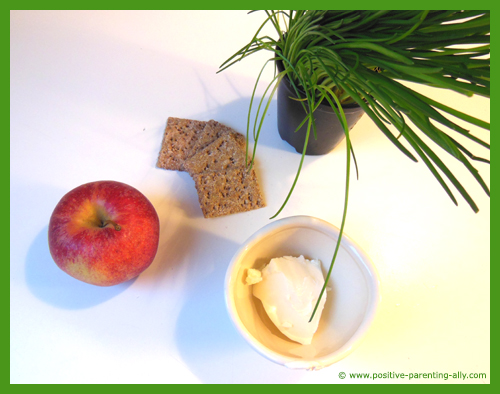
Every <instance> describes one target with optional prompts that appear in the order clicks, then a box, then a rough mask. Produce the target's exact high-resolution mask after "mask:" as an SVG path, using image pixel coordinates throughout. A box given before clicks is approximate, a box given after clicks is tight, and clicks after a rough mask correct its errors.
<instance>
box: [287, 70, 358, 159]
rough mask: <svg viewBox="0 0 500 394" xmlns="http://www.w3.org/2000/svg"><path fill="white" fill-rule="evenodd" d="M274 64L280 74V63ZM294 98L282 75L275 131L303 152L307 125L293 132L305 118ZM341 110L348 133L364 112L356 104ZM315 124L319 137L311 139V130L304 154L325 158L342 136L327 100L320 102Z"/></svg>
mask: <svg viewBox="0 0 500 394" xmlns="http://www.w3.org/2000/svg"><path fill="white" fill-rule="evenodd" d="M277 65H278V70H279V71H280V72H281V71H283V65H282V64H281V62H280V61H277ZM302 97H305V94H304V95H303V96H302ZM296 98H297V95H296V94H295V90H294V89H293V87H292V86H291V85H290V80H289V79H288V76H285V77H284V78H283V79H282V80H281V82H280V84H279V86H278V131H279V133H280V136H281V139H282V140H284V141H286V142H288V143H289V144H290V145H292V146H293V147H294V148H295V150H296V151H297V152H299V153H302V151H303V150H304V143H305V140H306V133H307V122H305V123H304V125H303V126H302V127H301V128H300V129H299V130H298V131H297V132H295V130H297V127H299V125H300V124H301V123H302V121H303V120H304V118H305V117H306V112H305V111H304V108H303V106H302V104H301V103H300V101H297V100H296ZM294 99H295V100H294ZM325 103H326V104H325ZM342 108H343V109H344V113H345V116H346V119H347V125H348V126H349V130H351V129H352V128H353V127H354V125H355V124H356V123H357V122H358V120H359V119H360V118H361V116H363V114H364V111H363V109H362V108H361V107H360V106H359V105H357V104H348V105H345V106H343V107H342ZM314 121H315V123H316V132H317V137H318V138H317V139H315V138H314V133H313V130H312V128H311V131H310V134H309V141H308V143H307V149H306V155H324V154H326V153H328V152H331V151H332V150H333V149H334V148H335V147H336V146H337V145H338V144H339V143H340V142H341V141H342V139H343V138H344V137H345V134H344V129H343V128H342V124H341V123H340V121H339V119H338V117H337V115H336V114H335V112H334V111H333V109H332V108H331V107H330V104H329V103H328V101H326V100H323V102H322V103H321V104H320V105H319V107H318V108H317V109H316V111H314Z"/></svg>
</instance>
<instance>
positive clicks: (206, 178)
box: [193, 168, 266, 218]
mask: <svg viewBox="0 0 500 394" xmlns="http://www.w3.org/2000/svg"><path fill="white" fill-rule="evenodd" d="M193 179H194V182H195V186H196V190H197V191H198V199H199V202H200V207H201V210H202V212H203V216H204V217H205V218H214V217H218V216H224V215H230V214H233V213H238V212H246V211H250V210H253V209H258V208H262V207H265V205H266V204H265V202H264V199H263V197H262V193H261V191H260V188H259V184H258V181H257V175H256V174H255V171H254V170H251V171H250V172H248V171H247V170H246V169H245V168H228V169H226V170H224V171H208V172H202V173H199V174H196V175H194V176H193Z"/></svg>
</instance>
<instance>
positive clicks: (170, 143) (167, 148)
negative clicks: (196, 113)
mask: <svg viewBox="0 0 500 394" xmlns="http://www.w3.org/2000/svg"><path fill="white" fill-rule="evenodd" d="M206 124H207V122H204V121H199V120H191V119H181V118H174V117H170V118H168V120H167V126H166V128H165V133H164V135H163V141H162V144H161V150H160V154H159V156H158V162H157V163H156V166H157V167H159V168H164V169H166V170H178V171H184V161H185V160H186V158H188V157H189V156H191V155H192V154H193V152H192V149H193V146H194V145H195V144H196V142H197V140H198V136H199V134H200V133H201V132H202V131H203V129H204V128H205V126H206Z"/></svg>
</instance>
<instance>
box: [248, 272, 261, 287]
mask: <svg viewBox="0 0 500 394" xmlns="http://www.w3.org/2000/svg"><path fill="white" fill-rule="evenodd" d="M260 281H262V274H261V273H260V271H259V270H256V269H253V268H249V269H248V270H247V278H246V282H247V285H254V284H256V283H259V282H260Z"/></svg>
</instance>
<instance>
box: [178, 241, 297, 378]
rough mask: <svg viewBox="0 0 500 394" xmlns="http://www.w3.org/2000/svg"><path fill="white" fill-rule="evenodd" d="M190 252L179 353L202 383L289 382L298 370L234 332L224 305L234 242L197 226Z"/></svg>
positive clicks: (179, 336) (179, 326) (180, 319)
mask: <svg viewBox="0 0 500 394" xmlns="http://www.w3.org/2000/svg"><path fill="white" fill-rule="evenodd" d="M196 243H197V247H196V251H193V254H192V255H190V257H189V261H190V266H189V272H190V273H191V274H190V275H189V280H188V283H187V288H186V291H185V293H186V295H187V298H186V301H185V303H184V305H183V307H182V310H181V312H180V313H179V316H178V318H177V325H176V329H175V341H176V344H177V348H178V351H179V354H180V355H181V357H182V359H183V361H184V362H185V363H186V364H187V366H188V367H189V368H190V370H191V371H192V372H193V374H195V375H196V376H197V377H198V378H199V379H200V381H202V382H203V383H264V382H270V381H272V382H275V383H293V382H294V381H297V380H298V379H299V378H300V377H301V376H302V374H303V373H304V372H303V371H292V370H289V369H287V368H285V367H282V366H279V365H277V364H274V363H272V362H270V361H268V360H266V359H265V358H263V357H262V356H260V355H259V354H258V353H257V352H255V351H254V350H253V349H252V348H251V347H250V346H249V345H248V344H247V343H246V342H245V340H244V339H243V338H242V337H241V336H240V335H239V334H238V332H237V331H236V329H235V327H234V326H233V324H232V322H231V320H230V318H229V315H228V313H227V310H226V305H225V299H224V278H225V275H226V270H227V267H228V265H229V262H230V261H231V258H232V256H233V255H234V253H235V252H236V250H237V249H238V248H239V245H238V244H236V243H234V242H232V241H230V240H227V239H224V238H221V237H219V236H217V235H214V234H210V233H208V232H204V231H198V232H197V239H196Z"/></svg>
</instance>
